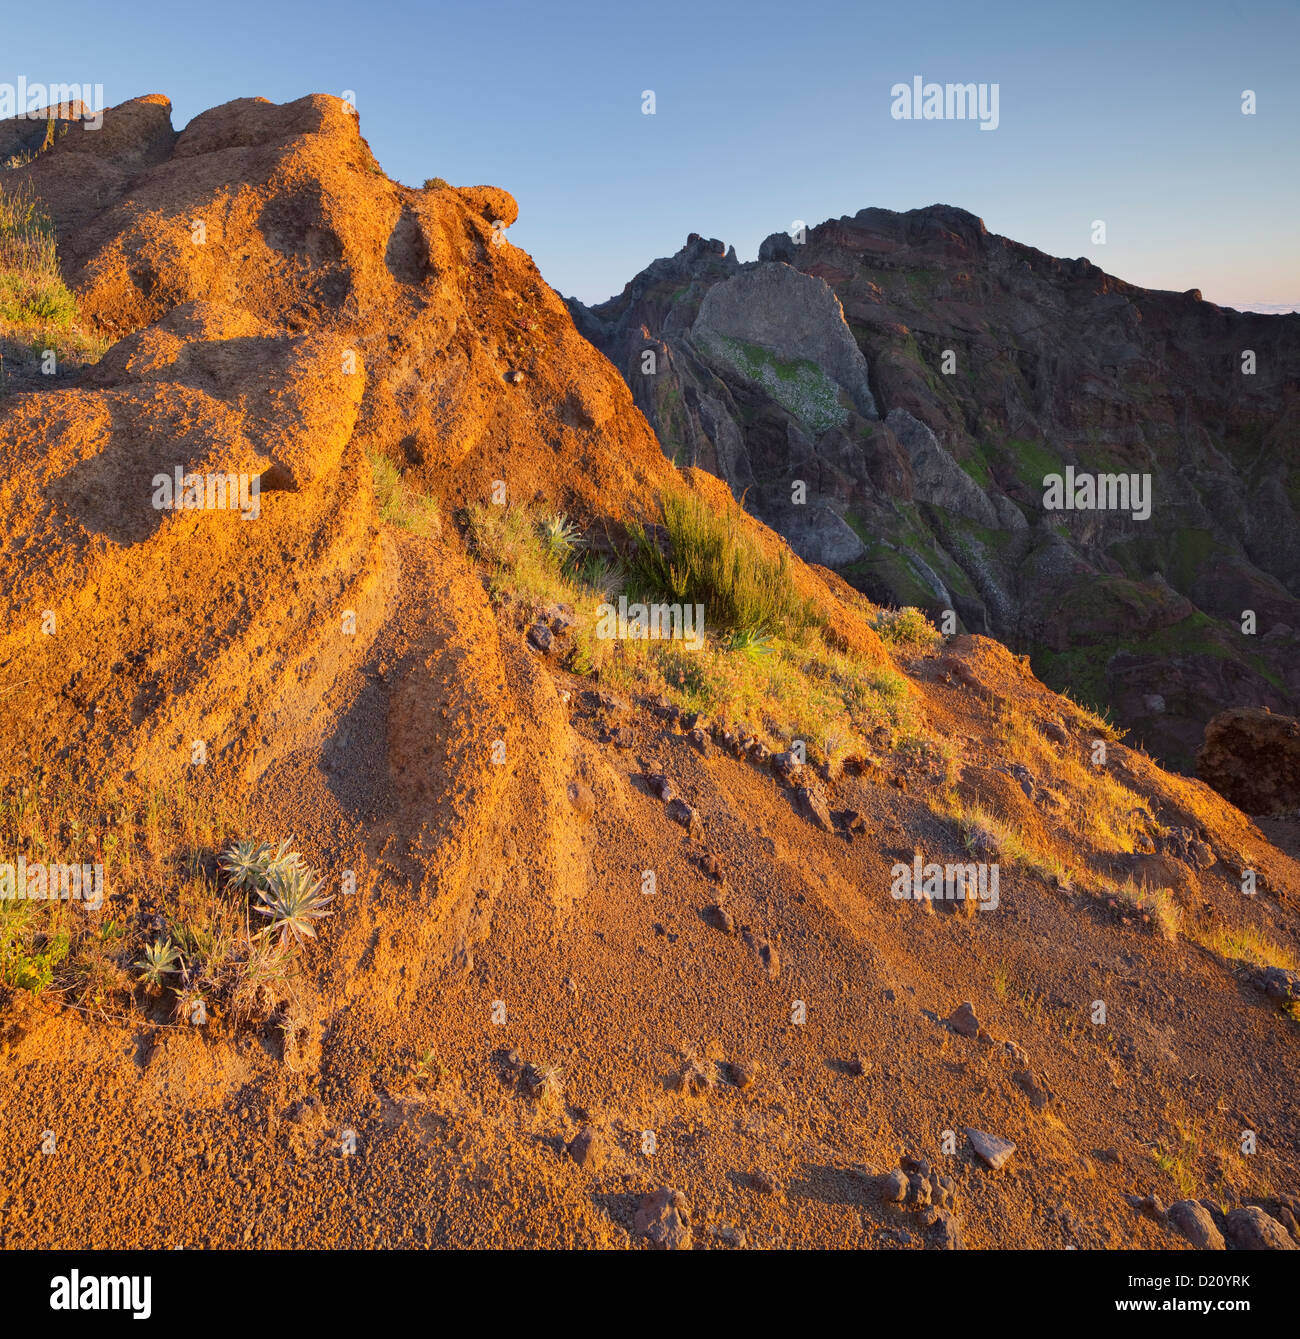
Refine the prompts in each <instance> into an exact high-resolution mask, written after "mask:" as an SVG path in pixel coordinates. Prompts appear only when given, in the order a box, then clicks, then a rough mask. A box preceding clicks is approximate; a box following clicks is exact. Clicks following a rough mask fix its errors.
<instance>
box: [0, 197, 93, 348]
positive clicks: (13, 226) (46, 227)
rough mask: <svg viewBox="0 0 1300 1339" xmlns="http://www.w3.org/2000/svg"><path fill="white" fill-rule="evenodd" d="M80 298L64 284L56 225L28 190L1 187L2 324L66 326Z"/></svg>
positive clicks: (25, 327) (45, 327) (36, 327)
mask: <svg viewBox="0 0 1300 1339" xmlns="http://www.w3.org/2000/svg"><path fill="white" fill-rule="evenodd" d="M76 314H77V300H76V298H75V297H73V295H72V293H71V292H70V291H69V289H68V286H67V285H66V284H65V283H64V282H63V276H62V274H61V273H60V272H59V261H58V256H57V254H56V251H55V244H54V225H53V223H52V221H51V219H50V216H49V214H48V213H47V212H46V211H45V209H44V207H43V206H42V205H41V203H40V201H39V200H38V199H37V198H36V197H35V195H33V194H32V192H31V190H30V188H28V187H25V186H20V187H19V188H17V189H16V190H5V189H4V188H3V187H0V322H3V323H5V324H6V325H8V326H10V327H16V328H18V329H20V330H29V331H30V330H65V329H67V328H68V327H69V326H70V325H71V324H72V322H73V320H74V318H75V317H76Z"/></svg>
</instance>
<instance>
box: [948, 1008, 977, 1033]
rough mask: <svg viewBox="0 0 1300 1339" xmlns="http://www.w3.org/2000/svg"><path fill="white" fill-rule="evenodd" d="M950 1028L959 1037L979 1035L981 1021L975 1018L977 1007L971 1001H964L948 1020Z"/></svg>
mask: <svg viewBox="0 0 1300 1339" xmlns="http://www.w3.org/2000/svg"><path fill="white" fill-rule="evenodd" d="M948 1026H949V1027H950V1028H952V1030H953V1031H954V1032H955V1033H956V1034H957V1035H958V1036H959V1037H974V1036H977V1035H978V1034H979V1030H980V1020H979V1019H978V1018H976V1017H975V1006H974V1005H973V1004H972V1003H971V1002H970V1001H969V1000H963V1001H962V1003H961V1004H959V1005H958V1006H957V1007H956V1008H955V1009H954V1010H953V1011H952V1016H951V1017H950V1018H949V1019H948Z"/></svg>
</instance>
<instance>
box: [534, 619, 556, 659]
mask: <svg viewBox="0 0 1300 1339" xmlns="http://www.w3.org/2000/svg"><path fill="white" fill-rule="evenodd" d="M528 641H529V643H530V644H531V645H532V646H534V647H536V648H537V650H539V651H540V652H541V653H542V654H543V655H550V653H551V647H552V646H553V645H554V644H555V634H554V633H553V632H552V631H551V630H550V628H548V627H547V626H546V624H545V623H534V624H533V626H532V627H531V628H529V629H528Z"/></svg>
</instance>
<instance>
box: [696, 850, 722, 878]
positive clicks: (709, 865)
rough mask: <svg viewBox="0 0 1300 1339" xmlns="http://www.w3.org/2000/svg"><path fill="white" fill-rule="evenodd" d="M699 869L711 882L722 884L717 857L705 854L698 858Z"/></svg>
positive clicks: (720, 867)
mask: <svg viewBox="0 0 1300 1339" xmlns="http://www.w3.org/2000/svg"><path fill="white" fill-rule="evenodd" d="M700 869H701V870H702V871H703V872H704V874H705V875H706V876H707V877H708V878H710V879H712V880H713V882H714V883H722V882H723V877H722V866H721V865H720V864H719V863H718V857H717V856H715V855H713V854H711V853H706V854H704V855H702V856H701V857H700Z"/></svg>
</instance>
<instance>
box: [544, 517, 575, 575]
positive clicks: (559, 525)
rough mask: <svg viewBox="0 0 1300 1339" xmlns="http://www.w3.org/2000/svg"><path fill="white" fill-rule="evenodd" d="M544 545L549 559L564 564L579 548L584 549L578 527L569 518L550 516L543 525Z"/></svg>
mask: <svg viewBox="0 0 1300 1339" xmlns="http://www.w3.org/2000/svg"><path fill="white" fill-rule="evenodd" d="M541 532H542V543H543V545H544V546H545V548H546V553H547V556H548V557H551V558H554V559H555V560H556V561H558V562H561V563H562V562H564V561H565V560H566V559H567V558H568V557H569V555H570V554H571V553H572V552H573V551H574V550H575V549H577V548H581V547H582V537H581V535H580V534H579V532H578V527H577V526H576V525H574V524H573V522H572V521H570V520H569V519H568V517H567V516H564V515H562V514H561V515H559V516H548V517H547V518H546V519H545V520H544V521H543V522H542V524H541Z"/></svg>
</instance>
